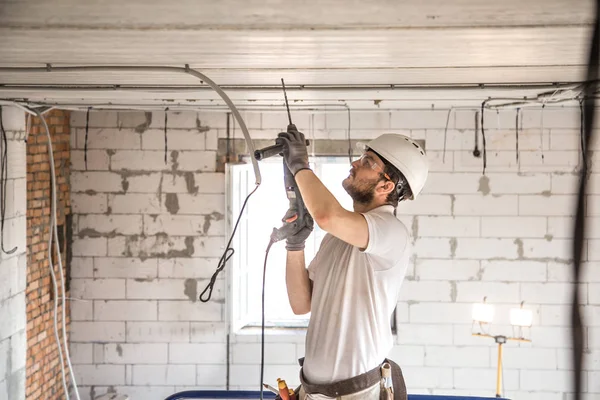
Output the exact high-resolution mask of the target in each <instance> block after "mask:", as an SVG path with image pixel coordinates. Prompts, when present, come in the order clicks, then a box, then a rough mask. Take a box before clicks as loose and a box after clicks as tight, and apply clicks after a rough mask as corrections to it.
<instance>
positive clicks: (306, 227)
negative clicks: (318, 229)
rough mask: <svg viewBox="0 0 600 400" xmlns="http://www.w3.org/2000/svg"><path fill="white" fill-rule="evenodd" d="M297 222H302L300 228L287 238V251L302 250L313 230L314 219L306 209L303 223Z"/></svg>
mask: <svg viewBox="0 0 600 400" xmlns="http://www.w3.org/2000/svg"><path fill="white" fill-rule="evenodd" d="M297 223H298V224H302V225H303V226H302V228H301V229H300V230H299V231H298V232H297V233H296V234H295V235H291V236H290V237H288V238H287V240H286V243H285V248H286V250H288V251H300V250H304V243H305V242H306V239H308V237H309V236H310V234H311V233H312V231H313V227H314V221H313V218H312V217H311V216H310V214H309V213H308V211H306V212H305V214H304V223H302V221H297Z"/></svg>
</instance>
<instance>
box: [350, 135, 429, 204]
mask: <svg viewBox="0 0 600 400" xmlns="http://www.w3.org/2000/svg"><path fill="white" fill-rule="evenodd" d="M358 146H359V147H361V148H363V149H364V148H365V147H367V148H369V149H372V150H373V151H375V152H376V153H377V154H379V155H380V156H381V157H383V158H385V159H386V161H388V162H389V163H390V164H392V165H393V166H394V167H396V168H397V169H398V171H400V172H401V173H402V174H403V175H404V177H405V178H406V180H407V181H408V186H409V187H410V190H411V191H412V194H413V196H412V198H411V200H414V199H415V198H416V197H417V196H418V195H419V193H421V190H422V189H423V186H425V181H427V175H428V174H429V162H428V161H427V155H426V154H425V151H424V150H423V148H422V147H421V146H419V144H418V143H417V142H416V141H414V140H413V139H411V138H409V137H408V136H404V135H400V134H396V133H384V134H383V135H380V136H378V137H377V138H375V139H373V140H371V141H370V142H368V143H358Z"/></svg>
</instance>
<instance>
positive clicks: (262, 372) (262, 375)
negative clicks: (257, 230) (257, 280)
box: [260, 239, 275, 400]
mask: <svg viewBox="0 0 600 400" xmlns="http://www.w3.org/2000/svg"><path fill="white" fill-rule="evenodd" d="M273 243H275V241H274V240H273V239H271V240H269V245H268V246H267V251H266V253H265V264H264V266H263V281H262V320H261V326H260V327H261V330H260V400H263V383H264V379H265V282H266V277H267V258H268V257H269V250H271V246H273Z"/></svg>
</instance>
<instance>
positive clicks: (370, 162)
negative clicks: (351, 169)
mask: <svg viewBox="0 0 600 400" xmlns="http://www.w3.org/2000/svg"><path fill="white" fill-rule="evenodd" d="M357 161H358V162H359V164H360V166H361V167H365V168H371V169H372V170H373V171H377V172H379V173H381V174H383V176H384V177H385V179H387V180H388V181H391V180H392V179H391V178H390V176H389V175H388V174H386V173H385V172H384V171H383V168H382V167H381V165H379V164H377V162H376V161H375V159H374V158H373V157H372V156H371V155H369V154H368V153H366V152H365V153H363V154H362V155H361V156H360V158H359V159H358V160H357Z"/></svg>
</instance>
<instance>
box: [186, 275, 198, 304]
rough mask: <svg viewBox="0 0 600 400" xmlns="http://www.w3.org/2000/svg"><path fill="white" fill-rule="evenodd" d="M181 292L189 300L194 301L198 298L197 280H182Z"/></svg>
mask: <svg viewBox="0 0 600 400" xmlns="http://www.w3.org/2000/svg"><path fill="white" fill-rule="evenodd" d="M183 294H185V295H186V296H187V297H188V298H189V299H190V300H191V301H193V302H196V300H197V299H198V281H197V280H195V279H186V280H185V282H184V289H183Z"/></svg>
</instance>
